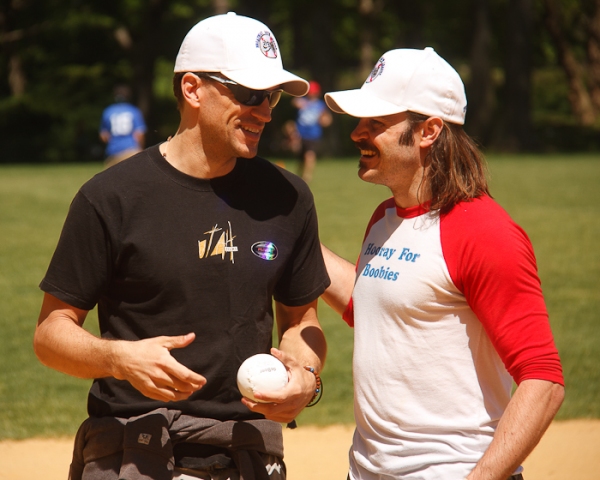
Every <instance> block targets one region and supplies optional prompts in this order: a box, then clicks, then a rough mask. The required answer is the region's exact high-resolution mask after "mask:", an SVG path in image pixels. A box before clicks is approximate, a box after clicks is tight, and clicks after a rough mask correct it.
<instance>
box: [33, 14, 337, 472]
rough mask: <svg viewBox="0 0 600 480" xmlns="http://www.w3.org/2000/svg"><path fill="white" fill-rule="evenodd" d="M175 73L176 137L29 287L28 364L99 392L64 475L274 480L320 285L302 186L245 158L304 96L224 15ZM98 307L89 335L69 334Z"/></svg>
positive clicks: (317, 362) (254, 33)
mask: <svg viewBox="0 0 600 480" xmlns="http://www.w3.org/2000/svg"><path fill="white" fill-rule="evenodd" d="M174 71H175V75H174V82H173V85H174V92H175V96H176V98H177V101H178V108H179V111H180V115H181V122H180V125H179V129H178V131H177V132H176V133H175V135H173V136H172V137H170V138H169V140H167V141H166V142H164V143H162V144H160V145H156V146H154V147H150V148H148V149H146V150H144V151H143V152H141V153H139V154H137V155H135V156H133V157H132V158H130V159H129V160H128V161H127V162H122V163H120V164H118V165H116V166H114V167H112V168H110V169H108V170H106V171H104V172H102V173H100V174H98V175H96V176H95V177H94V178H93V179H91V180H90V181H89V182H87V183H86V184H85V185H84V186H83V187H82V188H81V189H80V191H79V192H78V193H77V195H76V197H75V198H74V200H73V202H72V204H71V207H70V209H69V214H68V216H67V219H66V221H65V225H64V227H63V231H62V233H61V237H60V240H59V243H58V246H57V248H56V251H55V253H54V256H53V258H52V261H51V263H50V266H49V268H48V272H47V274H46V276H45V277H44V279H43V280H42V283H41V285H40V287H41V289H42V290H43V291H44V292H45V295H44V301H43V305H42V309H41V313H40V318H39V321H38V326H37V328H36V333H35V339H34V346H35V351H36V354H37V356H38V358H39V359H40V361H41V362H42V363H44V364H45V365H48V366H49V367H52V368H54V369H57V370H59V371H61V372H64V373H67V374H70V375H74V376H77V377H81V378H91V379H94V382H93V384H92V387H91V389H90V393H89V397H88V412H89V415H90V417H89V418H88V419H87V420H86V421H85V422H84V424H83V425H82V427H81V428H80V431H79V433H78V435H77V438H76V444H75V450H74V457H73V463H72V465H71V478H73V479H76V478H90V479H93V478H103V479H108V478H115V479H117V478H147V477H144V476H145V475H146V476H150V477H152V478H171V477H173V478H183V476H181V475H184V473H186V472H187V473H190V472H192V473H194V472H195V474H196V475H200V474H199V473H198V472H201V473H202V475H205V476H209V478H221V476H222V475H225V477H223V478H228V477H229V478H231V479H232V480H234V479H235V478H239V475H240V474H241V475H242V476H246V475H245V474H244V470H245V471H246V472H248V469H251V470H253V471H254V473H253V475H255V476H256V478H271V479H273V480H275V479H284V478H285V466H284V465H283V462H282V457H283V449H282V445H281V443H282V440H281V426H280V425H279V424H278V423H277V422H279V423H288V422H292V421H293V420H294V418H296V416H297V415H298V414H299V413H300V411H301V410H302V409H303V408H304V407H305V406H306V405H307V404H309V403H310V402H311V401H312V400H313V399H314V397H315V394H316V393H317V392H319V391H320V378H319V376H318V374H319V373H320V371H321V369H322V367H323V363H324V360H325V353H326V344H325V339H324V336H323V332H322V330H321V327H320V325H319V322H318V319H317V314H316V307H317V300H318V297H319V296H320V295H321V294H322V293H323V292H324V291H325V289H326V288H327V286H328V285H329V278H328V276H327V273H326V270H325V266H324V263H323V258H322V254H321V250H320V244H319V238H318V229H317V218H316V213H315V208H314V202H313V199H312V195H311V193H310V190H309V189H308V187H307V186H306V184H305V183H304V182H303V181H302V180H301V179H299V178H298V177H296V176H295V175H293V174H291V173H289V172H287V171H285V170H283V169H280V168H278V167H276V166H274V165H272V164H271V163H270V162H267V161H266V160H263V159H260V158H258V157H256V154H257V149H258V142H259V139H260V136H261V133H262V130H263V128H264V127H265V124H266V123H268V122H269V121H270V120H271V109H272V108H273V107H274V106H275V104H276V103H277V101H278V100H279V97H280V95H281V93H282V91H285V92H287V93H289V94H292V95H296V96H298V95H304V94H305V93H306V92H307V90H308V83H307V82H306V81H305V80H303V79H301V78H299V77H297V76H295V75H293V74H291V73H289V72H287V71H286V70H284V69H283V65H282V62H281V57H280V52H279V47H278V45H277V42H276V40H275V37H274V36H273V34H272V33H271V32H270V30H269V29H268V27H267V26H266V25H264V24H262V23H260V22H258V21H256V20H253V19H250V18H247V17H242V16H237V15H235V14H234V13H229V14H227V15H218V16H215V17H211V18H208V19H206V20H204V21H202V22H200V23H198V24H197V25H196V26H195V27H194V28H192V30H190V32H189V33H188V34H187V36H186V38H185V39H184V41H183V43H182V45H181V48H180V51H179V54H178V56H177V60H176V63H175V70H174ZM273 300H274V301H275V310H276V315H274V313H273V307H272V305H273ZM95 305H98V317H99V323H100V332H101V336H100V337H96V336H94V335H91V334H90V333H88V332H87V331H86V330H84V329H83V328H82V326H83V323H84V321H85V318H86V315H87V313H88V311H89V310H91V309H92V308H94V306H95ZM274 317H276V322H277V327H278V334H279V347H278V349H272V348H271V332H272V329H273V322H274ZM257 353H272V354H273V355H274V356H276V357H278V358H279V359H280V360H282V361H283V363H284V364H285V365H286V367H287V370H288V375H289V379H290V381H289V383H288V385H287V386H286V387H285V388H283V389H282V390H280V391H278V392H275V393H268V394H267V393H265V392H258V393H257V394H256V396H257V397H258V398H260V399H261V400H262V401H263V402H265V403H258V402H255V401H251V400H249V399H246V398H242V397H241V394H240V393H239V391H238V390H237V386H236V374H237V369H238V367H239V366H240V364H241V363H242V362H243V361H244V360H245V359H246V358H248V357H249V356H251V355H254V354H257ZM265 418H266V419H265ZM267 419H268V420H267ZM265 467H266V468H265ZM173 472H174V473H173ZM265 472H266V473H265ZM202 478H205V477H202Z"/></svg>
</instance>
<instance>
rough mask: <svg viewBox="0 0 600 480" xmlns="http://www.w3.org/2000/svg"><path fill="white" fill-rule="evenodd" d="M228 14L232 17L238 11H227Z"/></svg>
mask: <svg viewBox="0 0 600 480" xmlns="http://www.w3.org/2000/svg"><path fill="white" fill-rule="evenodd" d="M227 15H229V16H230V17H232V16H233V17H235V16H236V13H235V12H227Z"/></svg>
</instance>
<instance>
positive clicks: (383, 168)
mask: <svg viewBox="0 0 600 480" xmlns="http://www.w3.org/2000/svg"><path fill="white" fill-rule="evenodd" d="M350 137H351V138H352V140H353V141H354V143H355V144H356V146H357V148H358V149H359V150H360V154H361V156H360V162H359V170H358V176H359V177H360V178H361V179H362V180H364V181H365V182H370V183H376V184H379V185H385V186H386V187H388V188H390V190H392V193H393V194H394V196H395V197H397V198H400V197H404V196H406V195H407V194H409V192H411V191H412V189H413V188H414V186H415V183H416V182H420V181H421V180H422V178H423V171H424V168H423V165H422V161H421V149H420V146H419V138H418V137H417V133H416V132H415V131H413V129H412V128H411V127H410V125H409V122H408V114H407V113H406V112H403V113H397V114H394V115H387V116H384V117H373V118H361V119H360V121H359V122H358V125H357V126H356V128H355V129H354V131H353V132H352V134H351V136H350ZM411 137H412V139H413V140H414V141H413V142H407V141H406V140H407V138H408V139H411ZM410 143H412V144H410ZM400 206H403V207H407V206H410V205H400Z"/></svg>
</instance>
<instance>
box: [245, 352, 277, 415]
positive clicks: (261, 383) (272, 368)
mask: <svg viewBox="0 0 600 480" xmlns="http://www.w3.org/2000/svg"><path fill="white" fill-rule="evenodd" d="M287 383H288V373H287V370H286V369H285V365H284V364H283V363H281V361H280V360H278V359H277V358H275V357H274V356H273V355H268V354H266V353H259V354H257V355H253V356H252V357H250V358H247V359H246V360H245V361H244V363H242V364H241V365H240V368H239V370H238V374H237V384H238V388H239V389H240V392H241V393H242V395H243V396H244V397H246V398H249V399H251V400H254V401H255V402H261V403H266V402H265V401H264V400H262V401H261V400H258V399H256V398H254V392H260V393H269V392H275V391H277V390H280V389H282V388H283V387H285V386H286V385H287Z"/></svg>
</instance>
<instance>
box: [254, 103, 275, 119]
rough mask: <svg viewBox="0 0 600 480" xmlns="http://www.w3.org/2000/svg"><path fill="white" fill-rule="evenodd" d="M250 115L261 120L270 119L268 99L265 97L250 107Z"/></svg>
mask: <svg viewBox="0 0 600 480" xmlns="http://www.w3.org/2000/svg"><path fill="white" fill-rule="evenodd" d="M252 115H253V116H254V117H255V118H256V119H257V120H260V121H261V122H265V123H268V122H270V121H271V107H269V99H268V98H265V99H264V100H263V102H262V103H261V104H260V105H257V106H256V107H252Z"/></svg>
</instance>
